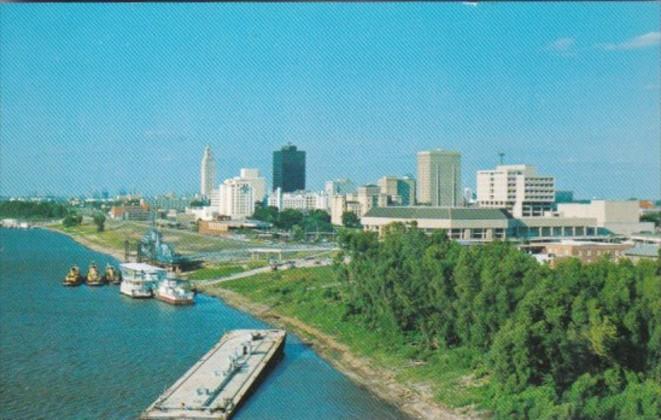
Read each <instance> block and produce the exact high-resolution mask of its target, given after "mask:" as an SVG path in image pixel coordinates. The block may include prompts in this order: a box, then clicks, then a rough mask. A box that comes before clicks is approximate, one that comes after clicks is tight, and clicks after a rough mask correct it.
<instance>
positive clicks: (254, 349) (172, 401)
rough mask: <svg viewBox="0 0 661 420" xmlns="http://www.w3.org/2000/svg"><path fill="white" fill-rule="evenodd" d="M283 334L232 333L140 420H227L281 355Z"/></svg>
mask: <svg viewBox="0 0 661 420" xmlns="http://www.w3.org/2000/svg"><path fill="white" fill-rule="evenodd" d="M285 339H286V333H285V331H284V330H233V331H230V332H228V333H226V334H225V335H224V336H223V337H222V338H221V340H220V342H219V343H218V344H216V345H215V346H214V347H213V348H212V349H211V350H209V352H208V353H207V354H205V355H204V356H202V358H201V359H200V360H199V361H198V362H197V363H195V365H193V367H191V368H190V369H189V370H188V372H186V373H185V374H184V375H183V376H182V377H181V378H179V379H178V380H177V381H176V382H175V383H174V384H173V385H172V386H171V387H170V388H168V389H167V390H166V391H165V392H164V393H163V394H161V396H160V397H158V399H156V401H154V403H152V404H151V405H150V406H149V407H148V408H147V409H146V410H145V411H144V412H143V413H142V414H141V416H140V418H141V419H181V418H194V419H229V418H230V417H231V416H232V414H233V413H234V412H235V411H236V410H237V409H238V407H239V406H240V405H241V403H242V402H243V401H245V399H246V398H247V397H248V395H249V394H250V392H251V391H252V390H253V389H254V388H255V386H256V385H257V384H258V383H259V381H260V380H261V379H262V377H263V376H264V374H265V373H266V372H267V371H268V370H269V368H270V367H271V366H272V365H273V364H274V363H276V362H277V361H278V360H279V359H280V358H281V357H282V354H283V351H284V345H285Z"/></svg>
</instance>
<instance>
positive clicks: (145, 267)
mask: <svg viewBox="0 0 661 420" xmlns="http://www.w3.org/2000/svg"><path fill="white" fill-rule="evenodd" d="M121 267H122V268H126V269H128V270H133V271H144V272H147V273H148V272H156V271H165V270H164V269H162V268H161V267H156V266H155V265H151V264H145V263H124V264H121Z"/></svg>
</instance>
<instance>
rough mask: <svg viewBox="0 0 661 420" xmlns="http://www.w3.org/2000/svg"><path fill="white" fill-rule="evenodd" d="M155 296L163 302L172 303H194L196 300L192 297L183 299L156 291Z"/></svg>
mask: <svg viewBox="0 0 661 420" xmlns="http://www.w3.org/2000/svg"><path fill="white" fill-rule="evenodd" d="M154 297H155V298H156V299H158V300H160V301H162V302H165V303H169V304H171V305H182V306H183V305H192V304H193V303H195V301H194V300H193V299H192V298H191V299H182V298H173V297H171V296H167V295H161V294H158V293H156V294H155V295H154Z"/></svg>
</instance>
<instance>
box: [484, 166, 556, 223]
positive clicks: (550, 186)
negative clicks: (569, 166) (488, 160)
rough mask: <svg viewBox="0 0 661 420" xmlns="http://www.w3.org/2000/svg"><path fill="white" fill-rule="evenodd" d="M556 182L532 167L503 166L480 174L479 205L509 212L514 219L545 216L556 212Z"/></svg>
mask: <svg viewBox="0 0 661 420" xmlns="http://www.w3.org/2000/svg"><path fill="white" fill-rule="evenodd" d="M554 202H555V179H554V178H553V177H552V176H543V175H539V174H538V173H537V170H536V169H535V167H534V166H530V165H499V166H496V169H492V170H483V171H478V172H477V203H478V206H479V207H482V208H502V209H507V210H508V211H509V212H511V213H512V215H513V216H514V217H536V216H543V215H544V213H545V212H549V211H551V210H553V205H554Z"/></svg>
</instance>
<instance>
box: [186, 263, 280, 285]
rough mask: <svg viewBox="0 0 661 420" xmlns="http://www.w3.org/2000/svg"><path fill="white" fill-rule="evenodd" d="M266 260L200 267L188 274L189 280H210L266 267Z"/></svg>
mask: <svg viewBox="0 0 661 420" xmlns="http://www.w3.org/2000/svg"><path fill="white" fill-rule="evenodd" d="M266 264H267V262H266V261H247V262H245V263H243V264H237V263H226V264H215V265H211V266H207V267H203V268H200V269H199V270H195V271H193V272H191V273H190V274H188V276H187V278H188V280H209V279H215V278H218V277H225V276H229V275H231V274H235V273H241V272H243V271H247V270H252V269H255V268H259V267H264V266H265V265H266Z"/></svg>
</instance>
